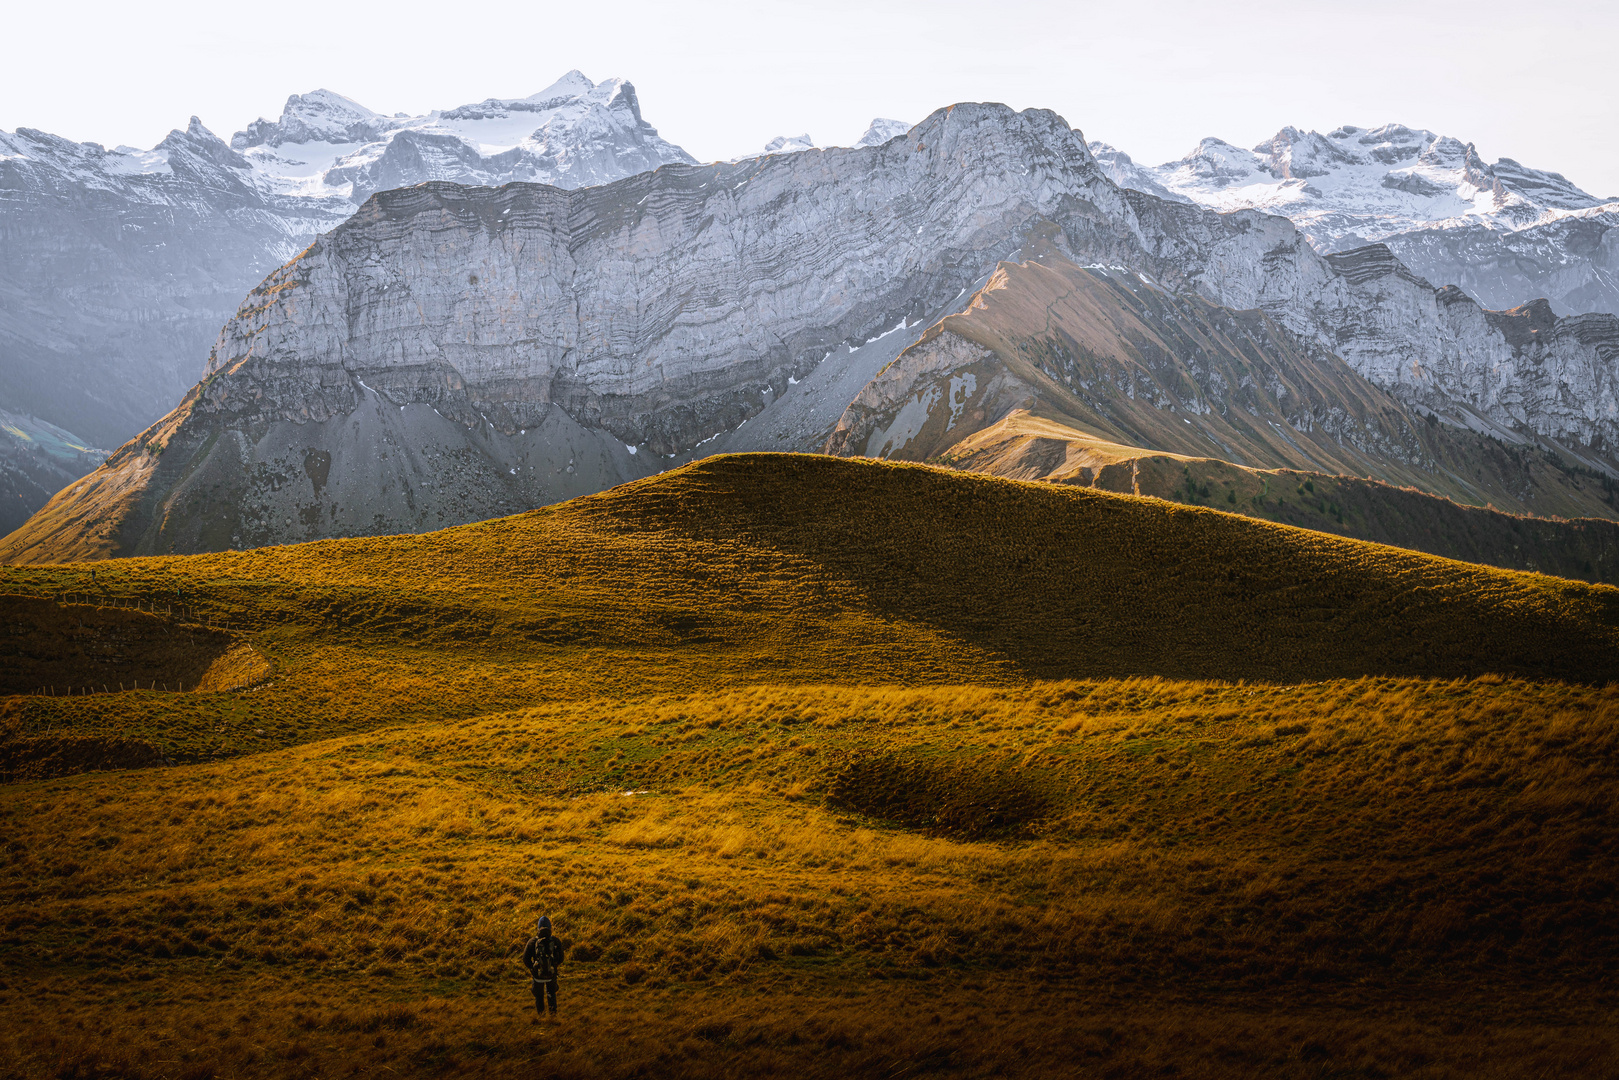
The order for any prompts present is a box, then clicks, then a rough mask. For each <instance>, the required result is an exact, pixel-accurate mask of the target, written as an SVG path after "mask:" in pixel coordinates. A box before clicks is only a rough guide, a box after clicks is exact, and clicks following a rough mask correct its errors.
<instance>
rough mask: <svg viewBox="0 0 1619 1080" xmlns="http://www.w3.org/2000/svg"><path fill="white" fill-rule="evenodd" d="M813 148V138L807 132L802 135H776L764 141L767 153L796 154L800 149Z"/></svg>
mask: <svg viewBox="0 0 1619 1080" xmlns="http://www.w3.org/2000/svg"><path fill="white" fill-rule="evenodd" d="M813 149H815V140H814V139H812V138H810V137H809V135H808V133H805V134H803V135H777V136H776V137H775V138H774V139H771V140H770V141H769V142H767V143H765V153H767V154H796V153H798V152H799V151H800V150H813Z"/></svg>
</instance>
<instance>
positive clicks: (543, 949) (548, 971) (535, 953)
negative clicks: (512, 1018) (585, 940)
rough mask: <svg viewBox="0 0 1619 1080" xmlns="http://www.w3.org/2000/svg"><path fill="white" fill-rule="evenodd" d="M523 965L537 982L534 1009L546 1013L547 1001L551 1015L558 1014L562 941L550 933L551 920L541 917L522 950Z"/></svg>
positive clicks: (530, 976) (542, 1013) (542, 1014)
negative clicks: (526, 946) (558, 982)
mask: <svg viewBox="0 0 1619 1080" xmlns="http://www.w3.org/2000/svg"><path fill="white" fill-rule="evenodd" d="M523 966H524V967H526V968H528V975H529V978H530V979H531V980H533V983H534V1011H535V1012H537V1013H539V1014H540V1015H541V1016H544V1015H545V1010H546V1006H547V1004H549V1005H550V1008H551V1015H552V1016H555V1015H556V1014H557V971H558V969H560V968H561V967H562V942H560V941H558V940H557V939H556V938H554V937H552V936H551V920H550V919H549V918H547V917H546V916H544V915H541V916H540V921H539V925H537V926H536V927H535V928H534V936H533V937H531V938H529V939H528V948H526V949H524V950H523Z"/></svg>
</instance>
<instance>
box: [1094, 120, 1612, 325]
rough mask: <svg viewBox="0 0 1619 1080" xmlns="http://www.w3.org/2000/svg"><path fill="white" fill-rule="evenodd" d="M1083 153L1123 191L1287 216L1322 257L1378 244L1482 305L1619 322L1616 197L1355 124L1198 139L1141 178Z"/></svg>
mask: <svg viewBox="0 0 1619 1080" xmlns="http://www.w3.org/2000/svg"><path fill="white" fill-rule="evenodd" d="M1092 149H1093V151H1094V152H1096V153H1097V155H1098V158H1099V160H1101V161H1102V162H1103V163H1104V167H1105V168H1107V169H1108V171H1109V175H1110V176H1111V177H1112V178H1113V180H1114V181H1115V182H1116V183H1118V184H1120V185H1121V186H1124V187H1132V188H1135V189H1137V190H1140V191H1145V192H1148V193H1150V194H1154V195H1158V196H1159V197H1168V198H1173V199H1176V200H1180V201H1188V202H1195V203H1197V204H1198V205H1200V206H1207V207H1210V208H1212V209H1216V210H1220V211H1231V210H1237V209H1259V210H1264V211H1267V212H1269V213H1275V214H1281V215H1284V216H1286V217H1288V218H1289V219H1290V220H1291V221H1293V222H1294V224H1295V225H1297V226H1298V227H1299V229H1300V231H1302V232H1303V233H1304V234H1305V235H1306V236H1308V237H1309V239H1310V241H1311V243H1312V244H1314V245H1315V246H1316V247H1317V249H1319V250H1321V251H1322V252H1324V253H1325V252H1334V251H1344V250H1349V249H1352V248H1355V247H1360V246H1363V245H1365V244H1368V243H1382V244H1386V245H1387V246H1388V247H1389V248H1390V249H1391V250H1392V251H1393V252H1394V253H1395V254H1397V255H1398V256H1399V257H1400V258H1401V259H1402V260H1403V261H1404V262H1405V263H1406V264H1407V265H1409V266H1410V267H1412V269H1413V270H1415V271H1416V272H1417V273H1419V274H1421V275H1422V276H1424V277H1426V278H1428V279H1429V280H1431V281H1434V282H1435V283H1437V284H1440V285H1452V284H1453V285H1459V286H1461V287H1462V288H1463V289H1465V290H1466V291H1467V292H1468V294H1469V295H1470V296H1472V297H1474V298H1475V299H1477V300H1478V301H1480V302H1481V303H1482V304H1483V305H1484V306H1486V307H1490V308H1511V307H1517V306H1519V305H1521V304H1524V303H1527V302H1529V301H1531V300H1535V299H1539V298H1546V299H1549V300H1550V301H1551V302H1552V304H1553V306H1554V308H1555V309H1556V310H1557V312H1558V314H1561V315H1570V314H1582V313H1588V312H1597V311H1605V312H1608V313H1610V314H1614V313H1619V231H1616V230H1619V195H1615V196H1610V197H1607V198H1600V197H1597V196H1593V195H1591V194H1590V193H1588V192H1586V191H1584V190H1582V189H1580V188H1579V187H1578V186H1577V185H1575V184H1574V183H1572V182H1571V181H1569V180H1568V178H1567V177H1565V176H1563V175H1562V174H1561V173H1556V172H1551V171H1549V170H1542V169H1534V168H1530V167H1528V166H1525V165H1522V164H1520V163H1519V162H1517V161H1515V160H1513V159H1511V158H1501V159H1498V160H1497V161H1496V162H1495V163H1494V164H1490V163H1487V162H1485V161H1484V159H1483V158H1482V157H1481V156H1480V155H1479V154H1478V152H1477V150H1476V149H1475V148H1474V146H1473V144H1472V143H1464V142H1462V141H1460V140H1458V139H1454V138H1450V137H1448V136H1441V135H1437V134H1435V133H1434V132H1432V131H1427V130H1423V129H1415V128H1409V127H1406V126H1405V125H1403V124H1385V125H1383V126H1381V127H1378V128H1371V129H1368V128H1362V127H1356V126H1352V125H1346V126H1343V127H1339V128H1336V129H1334V130H1333V131H1331V132H1329V133H1328V134H1326V135H1322V134H1320V133H1319V132H1315V131H1301V130H1300V129H1298V128H1294V127H1284V128H1283V129H1282V130H1281V131H1279V132H1277V134H1276V135H1274V136H1272V137H1271V138H1270V139H1269V140H1267V141H1265V142H1263V143H1261V144H1259V145H1258V146H1255V147H1253V148H1252V149H1245V148H1243V147H1238V146H1234V145H1232V144H1231V143H1228V142H1226V141H1224V140H1223V139H1217V138H1208V139H1204V140H1202V142H1200V143H1199V144H1198V146H1197V147H1196V148H1194V149H1193V150H1192V151H1190V152H1189V153H1187V154H1186V155H1185V156H1183V157H1181V158H1179V159H1178V160H1176V161H1171V162H1166V163H1164V164H1162V165H1159V166H1142V165H1139V164H1137V163H1136V162H1134V161H1133V160H1131V158H1130V156H1129V155H1128V154H1125V153H1123V152H1122V151H1119V150H1116V149H1114V148H1113V147H1111V146H1107V145H1106V144H1102V143H1096V144H1093V147H1092Z"/></svg>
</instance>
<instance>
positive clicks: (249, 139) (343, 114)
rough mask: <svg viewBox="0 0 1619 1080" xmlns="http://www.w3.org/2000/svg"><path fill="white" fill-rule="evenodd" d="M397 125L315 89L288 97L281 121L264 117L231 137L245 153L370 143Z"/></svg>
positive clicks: (351, 103)
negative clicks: (297, 146) (294, 145)
mask: <svg viewBox="0 0 1619 1080" xmlns="http://www.w3.org/2000/svg"><path fill="white" fill-rule="evenodd" d="M397 125H398V121H396V120H395V119H394V118H392V117H386V116H382V115H380V114H378V113H374V112H372V111H371V110H370V109H368V108H366V107H365V106H364V105H361V104H360V103H359V102H358V101H355V100H354V99H353V98H346V97H344V96H343V95H342V94H337V93H333V92H332V91H330V90H313V91H311V92H309V93H307V94H293V95H292V96H290V97H288V98H287V103H286V105H284V106H282V109H281V118H280V119H279V120H266V119H264V118H262V117H261V118H259V119H257V120H255V121H253V122H252V123H251V124H249V125H248V126H247V129H246V130H245V131H238V132H237V133H236V134H235V135H233V136H232V137H231V146H233V147H235V148H236V149H237V150H246V149H248V148H249V147H254V146H281V145H282V144H283V143H313V142H322V143H334V144H338V145H341V144H344V143H358V142H369V141H371V140H373V139H377V138H380V137H381V136H382V133H383V132H385V131H387V130H388V129H389V128H390V127H394V126H397Z"/></svg>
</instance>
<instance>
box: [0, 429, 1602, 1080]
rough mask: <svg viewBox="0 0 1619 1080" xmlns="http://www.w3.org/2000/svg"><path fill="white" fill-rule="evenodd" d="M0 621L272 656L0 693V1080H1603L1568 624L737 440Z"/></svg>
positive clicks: (1595, 705)
mask: <svg viewBox="0 0 1619 1080" xmlns="http://www.w3.org/2000/svg"><path fill="white" fill-rule="evenodd" d="M92 572H94V574H95V577H94V578H92V577H91V574H92ZM0 592H5V593H9V594H13V595H22V594H27V595H31V596H34V597H47V596H48V597H52V598H53V602H52V603H50V604H48V605H45V608H48V610H49V612H51V614H50V615H49V616H48V617H47V616H45V615H40V614H38V611H39V610H42V608H41V606H40V605H41V604H43V601H40V600H34V601H32V602H28V601H22V600H14V601H11V602H10V603H12V604H13V605H14V606H13V607H12V608H8V609H7V611H6V623H7V627H8V634H7V636H6V637H5V639H4V641H5V647H6V648H8V649H11V650H12V653H11V654H10V655H23V654H24V653H25V652H27V651H28V650H30V649H32V650H34V653H35V654H39V655H41V656H43V654H44V653H45V652H48V651H49V650H48V649H46V648H45V647H44V646H43V645H42V644H41V643H42V642H44V641H45V636H46V635H56V636H55V637H52V638H50V641H51V642H56V643H57V644H56V645H53V646H51V647H52V648H55V649H57V650H58V651H65V648H64V647H63V646H62V645H61V644H60V643H61V642H63V641H67V642H69V643H70V644H71V647H72V648H73V649H77V650H78V652H77V653H74V654H73V655H75V656H82V657H83V658H84V659H83V660H82V663H84V664H85V665H87V667H86V669H85V670H88V669H89V667H88V665H99V666H96V667H95V671H96V672H97V677H98V679H101V680H102V681H105V676H107V675H108V674H110V673H114V672H116V671H118V670H120V669H119V667H118V665H120V664H127V665H130V666H131V668H130V670H132V671H133V670H134V667H135V666H136V665H146V666H144V667H141V668H140V670H141V671H142V672H145V673H148V675H149V673H150V672H151V671H153V670H154V668H153V665H158V664H161V663H162V662H164V660H163V658H164V657H165V656H167V655H169V654H167V653H164V652H163V650H162V648H160V647H159V646H157V645H155V644H152V642H153V641H155V640H157V639H158V638H161V639H162V640H164V641H170V639H176V638H177V637H184V638H185V640H186V644H185V646H184V648H180V646H178V645H174V644H172V642H171V644H170V645H169V646H164V647H171V648H175V649H179V653H178V654H177V655H178V656H179V660H178V661H176V662H177V663H181V662H183V663H186V664H191V665H193V668H192V669H189V670H196V668H195V665H198V664H201V663H202V662H203V661H207V662H208V663H209V664H210V665H212V664H214V663H216V662H219V660H218V658H220V657H223V656H230V655H240V654H239V653H233V650H241V649H244V648H251V649H252V650H255V652H256V654H258V655H261V656H262V657H264V658H265V659H266V661H267V662H268V663H269V664H270V665H271V666H272V668H273V670H272V671H271V672H270V673H269V674H268V675H264V674H263V673H262V672H259V673H256V674H252V675H251V678H249V679H248V681H249V682H250V685H249V686H247V687H246V688H241V689H237V690H228V691H227V690H220V689H212V688H210V687H211V686H213V685H217V684H206V685H205V686H204V688H203V689H201V690H194V689H191V688H189V687H188V688H187V689H185V690H184V691H166V690H161V689H160V690H156V691H153V690H149V689H144V688H143V689H141V690H137V691H123V692H107V693H90V694H85V693H83V690H84V689H85V688H86V685H87V682H88V680H86V681H85V682H84V683H81V684H80V685H79V687H78V690H77V691H76V692H75V693H74V694H73V696H63V695H62V694H61V690H62V689H63V688H61V687H58V688H57V696H50V695H47V696H43V697H41V696H39V695H37V694H26V693H25V694H14V695H13V696H10V697H7V698H4V699H0V717H3V722H4V724H5V725H6V738H5V741H4V742H3V743H0V753H3V754H4V761H5V763H6V764H5V768H6V770H7V772H8V773H9V775H10V776H11V777H12V782H11V783H9V784H7V785H5V786H4V787H0V835H3V836H4V837H5V842H4V846H3V849H0V850H3V851H4V855H5V859H4V861H3V862H0V1018H3V1022H0V1075H6V1076H11V1075H15V1076H37V1075H62V1076H118V1077H126V1076H127V1077H142V1078H146V1077H152V1078H155V1077H177V1076H195V1077H202V1076H229V1077H238V1076H241V1077H248V1076H291V1075H298V1076H328V1075H348V1074H358V1075H369V1074H378V1075H383V1074H386V1075H424V1076H425V1075H435V1076H437V1075H446V1074H455V1073H465V1074H472V1075H500V1076H505V1075H511V1076H519V1075H521V1076H533V1075H557V1076H579V1077H593V1076H602V1077H620V1076H624V1077H628V1076H645V1075H659V1076H677V1077H678V1076H693V1077H695V1076H711V1075H718V1074H727V1075H755V1074H757V1075H765V1074H771V1073H776V1074H783V1073H785V1074H793V1075H806V1076H828V1077H831V1076H850V1075H859V1076H866V1075H869V1076H912V1075H927V1074H930V1073H937V1074H948V1075H952V1076H991V1075H1007V1074H1013V1073H1021V1074H1028V1075H1098V1076H1101V1075H1108V1076H1120V1077H1128V1076H1147V1075H1154V1076H1162V1075H1180V1076H1192V1077H1209V1078H1215V1077H1222V1078H1223V1077H1239V1076H1253V1075H1268V1076H1281V1077H1299V1078H1305V1077H1309V1078H1319V1077H1324V1076H1392V1075H1402V1076H1426V1077H1462V1076H1468V1077H1475V1076H1485V1077H1508V1076H1511V1077H1518V1076H1524V1077H1527V1076H1542V1075H1565V1076H1579V1075H1609V1074H1611V1073H1612V1072H1613V1071H1614V1069H1615V1068H1619V1054H1616V1050H1615V1047H1614V1045H1613V1043H1612V1040H1611V1037H1610V1036H1611V1030H1612V1020H1613V1015H1614V1001H1613V997H1612V992H1611V986H1612V978H1613V975H1614V973H1615V971H1616V970H1619V920H1616V919H1615V918H1614V915H1613V908H1612V898H1613V897H1614V896H1615V895H1616V889H1619V874H1616V873H1615V864H1614V861H1613V858H1612V855H1611V852H1612V851H1613V850H1615V846H1616V843H1619V829H1616V828H1615V817H1614V813H1613V807H1614V806H1615V805H1616V802H1615V796H1616V794H1619V787H1616V781H1619V761H1616V750H1619V730H1616V725H1619V698H1616V697H1615V696H1614V693H1613V692H1612V691H1611V690H1610V689H1608V688H1607V686H1606V684H1607V682H1608V680H1609V679H1610V678H1611V676H1612V665H1613V663H1614V661H1613V659H1612V657H1614V656H1615V651H1614V640H1613V637H1614V633H1615V627H1616V623H1619V610H1616V608H1615V606H1614V601H1615V600H1616V599H1619V592H1616V591H1615V590H1613V589H1611V588H1607V587H1602V586H1588V585H1584V584H1580V583H1575V582H1569V581H1563V580H1559V579H1554V578H1546V577H1541V576H1538V575H1529V574H1521V573H1512V572H1507V571H1500V570H1492V569H1487V568H1483V567H1478V566H1472V565H1467V564H1462V563H1455V562H1449V561H1446V560H1442V559H1436V558H1432V557H1428V556H1423V555H1417V554H1413V553H1411V552H1406V551H1399V550H1396V549H1391V548H1383V547H1378V546H1376V545H1371V544H1366V543H1360V542H1355V541H1349V540H1344V539H1340V538H1336V537H1330V536H1325V535H1322V534H1319V533H1311V532H1306V531H1303V530H1299V529H1293V528H1289V527H1286V526H1281V525H1275V524H1271V523H1268V522H1263V521H1256V520H1251V519H1246V518H1242V517H1237V516H1234V515H1228V514H1222V513H1218V512H1216V511H1212V510H1208V509H1203V508H1193V507H1181V506H1174V505H1170V504H1167V503H1165V502H1162V501H1159V500H1151V499H1137V498H1133V497H1129V496H1121V495H1116V494H1110V493H1107V492H1100V491H1092V490H1088V489H1076V488H1064V487H1058V486H1055V485H1045V484H1038V485H1037V484H1020V483H1015V482H1011V481H1005V480H998V479H994V478H991V477H984V476H976V475H971V474H960V473H952V472H948V471H944V470H938V469H933V468H928V467H923V466H904V465H885V464H878V463H873V462H856V461H841V460H837V459H831V458H825V457H811V456H774V455H750V456H740V457H726V458H717V459H710V460H708V461H705V462H700V463H698V464H696V465H693V466H690V467H688V468H685V469H682V470H680V471H678V472H675V473H671V474H668V475H665V476H662V477H658V478H654V479H652V480H648V481H644V482H641V483H638V484H634V485H629V486H626V487H624V488H620V489H617V490H615V491H612V492H607V493H604V494H602V495H598V496H593V497H590V498H587V499H581V500H576V501H575V502H572V503H568V504H564V505H561V506H557V507H553V508H550V509H547V510H541V511H536V512H534V513H530V514H525V515H520V516H518V517H514V518H508V519H503V520H500V521H494V522H486V523H483V524H479V525H473V526H464V527H461V528H457V529H451V530H446V531H444V532H440V533H434V534H429V535H425V536H416V537H395V538H386V539H368V540H344V541H327V542H322V543H317V544H308V545H301V546H297V547H286V548H275V549H263V550H259V551H250V552H239V553H225V554H219V555H206V556H192V557H185V558H166V559H135V560H127V561H119V562H114V563H100V564H96V565H95V566H94V567H90V566H85V565H71V566H46V567H11V568H5V569H4V570H0ZM55 599H60V601H62V602H61V603H60V604H58V603H56V602H54V600H55ZM136 608H139V609H141V610H138V611H137V610H133V609H136ZM31 611H32V612H34V614H32V615H30V614H29V612H31ZM115 631H116V632H117V633H118V634H122V635H123V637H120V638H118V639H117V640H118V641H119V642H121V643H122V644H121V646H120V648H121V649H122V650H123V651H121V652H119V651H116V650H112V649H111V648H110V647H109V646H108V643H109V642H111V641H113V640H114V639H113V637H112V636H111V635H113V634H114V632H115ZM143 643H145V644H143ZM221 650H223V652H221ZM210 657H214V658H215V659H213V660H210V659H209V658H210ZM74 662H75V663H79V662H81V661H74ZM206 670H212V667H211V666H210V668H208V669H206ZM159 682H160V683H162V682H164V680H163V679H162V677H161V676H159ZM138 747H145V748H147V749H148V750H149V751H150V752H152V753H155V754H157V755H159V757H158V758H156V759H153V758H151V757H146V758H140V757H138V756H137V755H135V753H134V750H135V748H138ZM120 753H126V754H129V755H130V756H129V757H127V758H126V759H124V761H125V763H126V764H132V765H140V766H147V767H141V768H135V769H130V770H126V771H122V772H118V771H110V772H79V773H77V774H74V775H63V774H65V773H72V772H73V770H75V769H83V768H86V767H91V768H96V767H99V768H108V767H111V766H116V765H117V764H118V763H119V757H118V755H119V754H120ZM159 761H166V762H174V763H177V764H158V762H159ZM52 774H56V775H52ZM542 910H544V911H548V912H549V913H550V914H551V915H552V917H553V918H554V919H555V920H556V921H557V923H558V925H559V927H560V932H561V934H562V936H563V937H564V938H565V940H566V942H567V945H568V948H569V959H568V961H567V963H566V965H565V967H564V981H563V983H562V994H561V999H562V1006H563V1010H564V1017H565V1019H564V1021H563V1022H561V1023H560V1024H559V1025H558V1026H555V1027H552V1026H536V1025H534V1024H533V1023H532V1022H531V1021H530V1019H529V1017H528V1011H529V1010H530V1009H531V1006H530V1005H529V1004H528V998H527V990H526V984H524V983H523V982H522V981H521V979H520V972H518V971H517V969H516V968H515V967H514V965H513V956H514V953H515V951H517V950H520V948H521V946H522V943H523V941H524V939H525V937H526V934H527V932H528V927H529V926H530V925H531V922H532V917H533V916H534V915H535V914H536V913H537V912H539V911H542Z"/></svg>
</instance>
